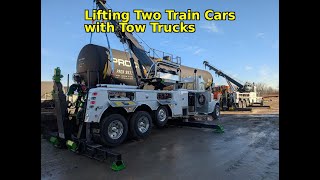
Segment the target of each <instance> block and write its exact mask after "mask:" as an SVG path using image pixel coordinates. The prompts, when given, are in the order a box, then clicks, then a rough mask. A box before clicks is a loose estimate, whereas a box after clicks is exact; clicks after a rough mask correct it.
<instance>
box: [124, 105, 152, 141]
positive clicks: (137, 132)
mask: <svg viewBox="0 0 320 180" xmlns="http://www.w3.org/2000/svg"><path fill="white" fill-rule="evenodd" d="M129 121H130V134H131V135H132V137H134V138H145V137H147V136H148V135H149V134H150V133H151V129H152V127H151V125H152V118H151V116H150V114H149V113H148V112H146V111H137V112H135V113H134V114H133V115H132V117H131V119H130V120H129Z"/></svg>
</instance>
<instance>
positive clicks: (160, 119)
mask: <svg viewBox="0 0 320 180" xmlns="http://www.w3.org/2000/svg"><path fill="white" fill-rule="evenodd" d="M168 117H169V111H168V109H167V107H166V106H159V107H158V109H157V111H156V113H155V117H154V124H155V125H156V126H157V127H159V128H162V127H164V126H165V125H166V124H167V122H168Z"/></svg>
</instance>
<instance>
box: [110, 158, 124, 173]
mask: <svg viewBox="0 0 320 180" xmlns="http://www.w3.org/2000/svg"><path fill="white" fill-rule="evenodd" d="M125 168H126V166H125V165H124V163H123V161H122V160H118V161H115V162H113V163H112V165H111V169H112V170H114V171H121V170H123V169H125Z"/></svg>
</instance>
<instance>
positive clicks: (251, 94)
mask: <svg viewBox="0 0 320 180" xmlns="http://www.w3.org/2000/svg"><path fill="white" fill-rule="evenodd" d="M203 64H204V65H205V68H206V67H208V68H209V69H210V70H213V71H214V72H215V73H216V74H217V75H218V76H222V77H224V78H225V79H226V81H227V83H228V85H229V87H228V88H226V86H221V89H222V90H221V95H220V96H219V97H218V98H217V99H219V101H220V104H221V109H222V110H227V109H242V110H243V109H246V108H247V107H252V106H253V105H254V104H259V105H260V106H262V107H263V106H264V101H263V98H262V97H259V96H257V88H256V86H255V84H254V83H250V82H245V83H244V84H242V83H240V82H239V81H237V80H235V79H234V78H231V77H230V76H229V75H227V74H226V73H224V72H223V71H221V70H219V69H217V68H216V67H214V66H213V65H211V64H210V63H209V62H208V61H203ZM249 110H251V109H249Z"/></svg>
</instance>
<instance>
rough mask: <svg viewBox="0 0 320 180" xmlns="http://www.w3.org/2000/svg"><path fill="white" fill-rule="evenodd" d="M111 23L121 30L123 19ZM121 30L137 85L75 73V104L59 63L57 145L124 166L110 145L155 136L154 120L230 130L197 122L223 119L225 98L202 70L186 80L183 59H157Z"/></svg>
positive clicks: (100, 4) (114, 166) (161, 124)
mask: <svg viewBox="0 0 320 180" xmlns="http://www.w3.org/2000/svg"><path fill="white" fill-rule="evenodd" d="M105 3H106V2H105V1H103V0H96V4H97V7H98V8H99V9H102V10H107V8H106V6H105ZM110 22H111V23H113V24H114V25H115V26H116V27H117V28H116V29H119V28H121V27H120V26H119V24H118V22H117V21H114V20H110ZM116 35H117V37H118V38H119V39H120V41H121V42H122V43H124V44H126V45H127V46H128V48H129V50H130V55H131V57H130V60H131V62H132V63H131V65H132V70H133V72H134V77H135V79H136V86H129V85H120V84H96V85H95V86H86V84H87V85H89V84H90V83H88V82H85V83H83V82H84V79H83V78H82V77H81V76H79V75H77V74H75V75H74V81H75V82H76V83H75V84H73V85H71V86H70V88H69V91H68V94H67V95H73V94H74V92H78V99H77V101H76V103H75V104H71V105H70V104H68V102H67V101H66V99H67V97H66V95H65V94H64V92H63V90H62V84H61V82H60V81H61V78H62V77H63V76H62V74H61V70H60V68H56V69H55V71H54V76H53V80H54V93H53V97H54V102H55V110H56V115H57V125H58V132H57V133H56V134H53V135H52V136H51V137H50V141H51V142H52V143H53V144H54V145H55V146H57V147H61V148H62V147H67V148H68V149H70V150H72V151H74V152H76V153H80V154H84V155H87V156H89V157H91V158H95V159H98V160H106V159H107V158H108V157H113V158H115V161H114V162H113V164H112V169H113V170H121V169H123V168H124V167H125V166H124V163H123V161H122V159H121V154H119V153H116V152H113V151H112V150H111V149H110V147H114V146H118V145H120V144H122V143H123V142H124V141H125V140H126V139H127V138H128V137H130V138H136V139H141V138H146V137H147V136H149V135H150V133H151V130H152V126H153V124H154V125H155V126H157V127H159V128H163V127H165V126H166V125H170V124H171V125H177V126H190V127H204V128H212V129H214V130H215V132H220V133H221V132H224V130H223V128H222V127H221V126H219V125H216V124H212V123H211V124H210V123H206V122H198V121H192V119H194V118H196V117H198V118H208V117H212V118H213V119H218V118H219V116H220V107H219V101H217V100H215V99H214V98H213V94H212V93H211V92H212V91H211V87H210V88H209V89H203V88H200V87H201V85H200V84H199V82H202V81H201V77H199V76H196V71H195V76H194V78H193V79H192V78H188V79H182V78H181V73H180V68H179V67H180V64H181V60H180V58H177V61H172V60H166V59H161V60H159V61H156V62H154V61H152V60H151V59H150V57H148V55H147V54H146V52H145V51H144V49H143V47H142V46H141V45H140V44H139V43H138V41H137V40H136V39H135V38H134V37H133V35H132V34H131V33H127V32H124V33H123V32H121V31H117V32H116ZM108 44H109V42H108ZM109 49H110V47H109ZM131 53H134V54H135V56H136V57H137V58H138V64H139V66H140V70H141V77H138V76H137V71H136V68H135V65H134V63H133V58H132V54H131ZM110 59H112V55H111V58H110ZM111 62H112V61H111ZM142 66H143V67H144V68H142ZM144 69H145V70H146V71H147V73H146V74H145V73H144V71H143V70H144ZM112 70H113V69H112ZM89 75H90V73H89ZM87 79H90V78H87ZM185 83H194V89H192V90H188V89H184V88H183V86H184V84H185ZM145 85H151V86H153V87H154V89H151V90H150V89H145V88H144V87H145ZM167 86H173V89H172V90H163V89H164V88H165V87H167Z"/></svg>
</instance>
